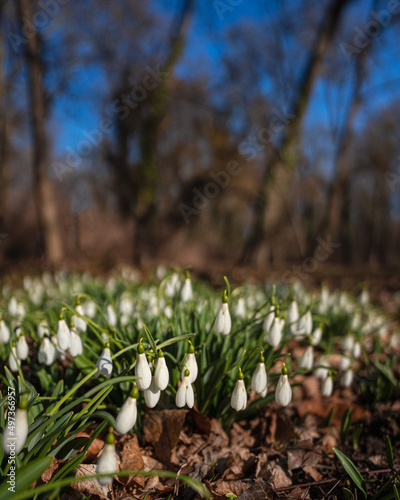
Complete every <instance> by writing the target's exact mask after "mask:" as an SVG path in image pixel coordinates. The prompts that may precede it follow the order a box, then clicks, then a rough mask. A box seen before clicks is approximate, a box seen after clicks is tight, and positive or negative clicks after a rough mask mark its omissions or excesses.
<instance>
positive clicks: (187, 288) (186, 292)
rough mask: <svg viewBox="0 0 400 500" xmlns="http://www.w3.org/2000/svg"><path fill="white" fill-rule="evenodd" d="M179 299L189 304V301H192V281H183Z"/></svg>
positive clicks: (188, 279)
mask: <svg viewBox="0 0 400 500" xmlns="http://www.w3.org/2000/svg"><path fill="white" fill-rule="evenodd" d="M181 299H182V301H183V302H189V300H193V289H192V280H191V279H190V278H186V279H185V282H184V284H183V287H182V291H181Z"/></svg>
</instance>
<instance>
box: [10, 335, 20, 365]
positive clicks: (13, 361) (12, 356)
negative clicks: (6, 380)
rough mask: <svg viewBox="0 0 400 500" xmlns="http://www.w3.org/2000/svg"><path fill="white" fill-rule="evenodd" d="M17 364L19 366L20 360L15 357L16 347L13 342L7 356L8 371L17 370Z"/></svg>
mask: <svg viewBox="0 0 400 500" xmlns="http://www.w3.org/2000/svg"><path fill="white" fill-rule="evenodd" d="M19 366H21V361H20V360H19V359H18V357H17V347H16V345H15V342H14V343H13V346H12V347H11V351H10V354H9V356H8V367H9V368H10V371H12V372H17V371H18V367H19Z"/></svg>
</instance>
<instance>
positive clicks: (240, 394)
mask: <svg viewBox="0 0 400 500" xmlns="http://www.w3.org/2000/svg"><path fill="white" fill-rule="evenodd" d="M231 406H232V408H233V409H234V410H236V411H241V410H244V409H245V408H246V406H247V391H246V386H245V385H244V380H243V374H242V372H241V371H240V372H239V378H238V379H237V380H236V385H235V388H234V389H233V392H232V396H231Z"/></svg>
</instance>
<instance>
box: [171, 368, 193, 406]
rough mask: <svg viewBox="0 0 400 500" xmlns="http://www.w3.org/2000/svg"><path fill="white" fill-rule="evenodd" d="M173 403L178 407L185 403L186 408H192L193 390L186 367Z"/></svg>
mask: <svg viewBox="0 0 400 500" xmlns="http://www.w3.org/2000/svg"><path fill="white" fill-rule="evenodd" d="M175 404H176V406H177V407H178V408H183V407H184V406H185V405H187V406H188V408H193V405H194V392H193V387H192V384H191V383H190V372H189V370H188V369H187V368H186V370H185V376H184V377H183V380H182V382H181V385H180V386H179V388H178V390H177V391H176V397H175Z"/></svg>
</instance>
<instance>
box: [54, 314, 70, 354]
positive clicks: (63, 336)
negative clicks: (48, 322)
mask: <svg viewBox="0 0 400 500" xmlns="http://www.w3.org/2000/svg"><path fill="white" fill-rule="evenodd" d="M57 344H58V347H59V348H60V349H62V350H63V351H66V350H67V349H69V346H70V345H71V333H70V331H69V328H68V326H67V323H66V322H65V320H64V319H60V320H59V322H58V330H57Z"/></svg>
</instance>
